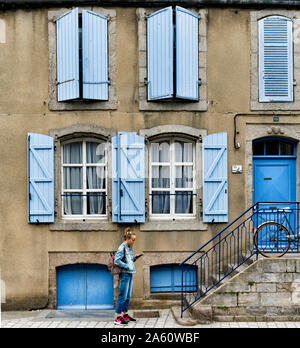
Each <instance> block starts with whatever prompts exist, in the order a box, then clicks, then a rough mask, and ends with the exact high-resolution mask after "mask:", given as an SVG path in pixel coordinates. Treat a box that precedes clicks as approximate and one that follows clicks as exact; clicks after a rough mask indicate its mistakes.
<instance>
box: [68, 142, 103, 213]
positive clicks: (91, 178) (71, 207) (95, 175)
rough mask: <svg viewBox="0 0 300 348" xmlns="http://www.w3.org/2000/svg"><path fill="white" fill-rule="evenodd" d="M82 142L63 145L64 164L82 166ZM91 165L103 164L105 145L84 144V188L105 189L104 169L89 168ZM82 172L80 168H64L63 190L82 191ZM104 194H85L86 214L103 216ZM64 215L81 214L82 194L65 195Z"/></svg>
mask: <svg viewBox="0 0 300 348" xmlns="http://www.w3.org/2000/svg"><path fill="white" fill-rule="evenodd" d="M82 145H83V143H82V142H76V143H70V144H66V145H64V148H63V160H64V164H82ZM92 163H105V144H99V143H94V142H87V143H86V165H87V168H86V187H87V189H105V185H106V183H105V167H104V166H101V167H95V166H94V167H93V166H89V164H92ZM83 180H85V178H83V172H82V168H81V167H64V189H75V190H76V189H79V190H80V189H82V188H83V187H82V186H83ZM105 202H106V199H105V192H103V194H102V193H101V194H99V193H97V192H96V193H88V194H87V214H105V206H106V203H105ZM64 213H65V214H67V215H75V214H78V215H82V214H83V196H82V193H80V192H78V193H72V194H68V193H65V196H64Z"/></svg>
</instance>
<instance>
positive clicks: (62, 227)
mask: <svg viewBox="0 0 300 348" xmlns="http://www.w3.org/2000/svg"><path fill="white" fill-rule="evenodd" d="M50 231H118V226H117V225H116V224H113V223H111V222H108V221H103V222H100V221H99V222H90V221H80V222H79V221H77V222H74V221H72V222H69V221H68V222H64V221H61V222H55V223H54V224H51V225H50Z"/></svg>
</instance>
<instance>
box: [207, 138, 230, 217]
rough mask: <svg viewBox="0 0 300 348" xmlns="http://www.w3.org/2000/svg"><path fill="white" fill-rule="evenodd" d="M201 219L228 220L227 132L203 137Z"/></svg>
mask: <svg viewBox="0 0 300 348" xmlns="http://www.w3.org/2000/svg"><path fill="white" fill-rule="evenodd" d="M202 158H203V221H204V222H228V192H227V190H228V187H227V186H228V185H227V184H228V183H227V181H228V179H227V133H217V134H211V135H208V136H205V137H203V143H202Z"/></svg>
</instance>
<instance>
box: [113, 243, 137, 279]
mask: <svg viewBox="0 0 300 348" xmlns="http://www.w3.org/2000/svg"><path fill="white" fill-rule="evenodd" d="M124 248H125V259H126V263H125V262H123V261H122V259H123V257H124ZM134 261H135V258H134V255H133V252H132V249H131V247H129V246H128V245H127V244H126V243H125V242H123V243H122V244H121V245H120V246H119V248H118V250H117V252H116V254H115V264H116V265H117V266H119V267H121V268H122V273H123V272H125V273H131V274H132V273H135V267H134Z"/></svg>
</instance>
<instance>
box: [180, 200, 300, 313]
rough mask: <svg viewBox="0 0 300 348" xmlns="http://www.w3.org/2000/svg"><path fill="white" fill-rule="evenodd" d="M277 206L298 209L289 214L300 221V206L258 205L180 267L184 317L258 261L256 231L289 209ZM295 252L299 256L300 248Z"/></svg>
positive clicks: (293, 203) (295, 203) (245, 212)
mask: <svg viewBox="0 0 300 348" xmlns="http://www.w3.org/2000/svg"><path fill="white" fill-rule="evenodd" d="M274 204H285V205H288V204H292V205H295V206H292V207H289V210H291V211H292V212H294V220H295V221H298V220H300V219H299V217H300V213H299V212H300V202H257V203H255V204H253V205H252V206H251V207H250V208H248V209H247V210H245V211H244V212H243V213H242V214H241V215H240V216H239V217H237V218H236V219H234V220H233V221H232V222H231V223H230V224H228V225H227V226H225V227H224V228H223V229H222V230H221V231H220V232H219V233H217V234H216V235H215V236H214V237H212V238H211V239H209V240H208V241H207V242H206V243H205V244H203V245H202V246H201V247H200V248H199V249H197V250H196V251H195V252H193V253H192V254H191V255H190V256H188V257H187V258H186V259H185V260H184V261H182V262H181V263H180V265H179V266H181V267H182V279H181V281H182V284H181V316H183V312H184V311H185V310H187V309H188V308H190V307H191V306H192V305H193V304H194V303H195V302H197V301H198V300H200V299H201V298H202V297H204V296H205V295H206V294H207V293H208V292H209V291H210V290H212V289H213V288H215V287H217V286H218V285H219V283H220V282H221V281H223V280H224V279H225V278H226V277H228V276H229V275H231V274H232V273H233V272H234V271H235V270H236V269H237V268H238V267H240V266H241V265H242V264H244V263H245V262H246V261H247V260H248V259H250V258H251V257H253V256H254V255H256V257H258V252H257V250H256V248H255V245H254V243H253V236H254V233H255V230H256V228H257V227H258V226H259V225H260V224H261V223H263V222H265V221H263V219H264V218H265V219H270V218H271V219H272V220H276V219H278V217H280V216H282V211H283V209H285V208H282V207H278V208H277V207H272V206H271V205H274ZM266 205H269V207H268V206H266ZM295 207H296V208H295ZM264 214H265V215H264ZM270 214H274V215H273V216H272V215H270ZM295 214H297V215H295ZM291 215H293V214H291ZM295 216H296V217H295ZM292 218H293V217H291V219H292ZM291 221H292V220H290V222H291ZM288 223H289V222H288ZM296 225H297V227H296ZM296 225H295V226H294V227H293V229H294V230H295V231H294V233H297V234H298V233H299V231H298V228H299V226H298V224H297V223H296ZM296 230H297V231H296ZM291 252H299V247H298V248H296V249H294V251H293V250H291ZM199 254H200V255H199ZM195 270H196V271H195Z"/></svg>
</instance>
